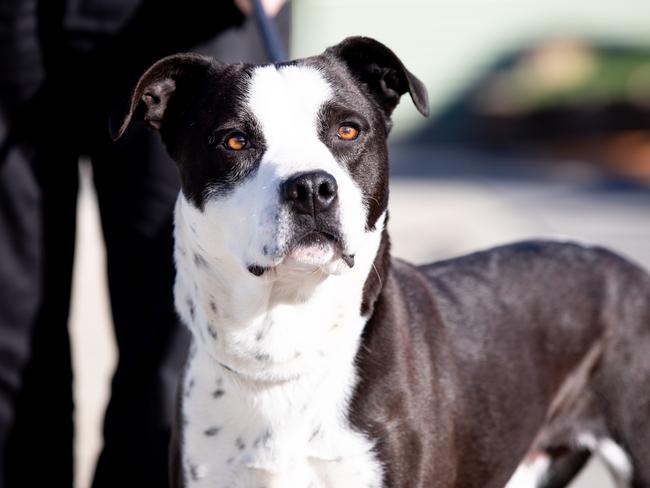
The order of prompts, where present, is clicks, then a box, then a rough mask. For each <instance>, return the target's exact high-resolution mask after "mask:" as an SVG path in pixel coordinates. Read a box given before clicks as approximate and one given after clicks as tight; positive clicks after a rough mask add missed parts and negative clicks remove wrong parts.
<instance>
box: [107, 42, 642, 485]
mask: <svg viewBox="0 0 650 488" xmlns="http://www.w3.org/2000/svg"><path fill="white" fill-rule="evenodd" d="M406 93H408V94H409V95H410V98H411V99H412V101H413V103H414V104H415V107H416V108H417V109H418V110H419V112H421V113H422V114H423V115H427V114H428V110H429V109H428V101H427V93H426V89H425V87H424V85H423V84H422V83H421V82H420V81H419V80H418V79H417V78H416V77H415V76H414V75H413V74H411V73H410V72H409V71H408V70H407V69H406V67H405V66H404V64H403V63H402V62H401V61H400V59H399V58H398V57H397V56H396V55H395V54H394V53H393V52H392V51H391V50H389V49H388V48H387V47H386V46H384V45H383V44H381V43H379V42H378V41H375V40H373V39H370V38H365V37H352V38H348V39H345V40H344V41H343V42H341V43H340V44H338V45H336V46H333V47H331V48H329V49H327V50H326V51H325V52H324V53H322V54H320V55H318V56H314V57H309V58H306V59H300V60H297V61H292V62H288V63H281V64H275V65H273V64H271V65H260V66H258V65H248V64H231V65H226V64H221V63H219V62H217V61H215V60H213V59H210V58H206V57H203V56H199V55H195V54H178V55H173V56H171V57H167V58H164V59H162V60H160V61H158V62H157V63H155V64H154V65H153V66H152V67H151V68H149V69H148V70H147V71H146V72H145V73H144V74H143V75H142V77H141V78H140V80H139V82H138V83H137V86H136V87H135V90H134V92H133V96H132V99H131V104H130V109H129V110H128V114H127V115H125V117H124V120H123V123H122V125H121V127H120V128H119V129H118V131H117V134H116V136H115V137H119V136H121V135H122V134H123V133H124V131H125V130H126V129H127V127H128V126H129V124H130V123H132V122H133V121H134V120H143V121H144V122H145V123H146V124H147V125H149V126H150V127H152V128H154V129H156V130H157V131H159V133H160V135H161V138H162V141H163V143H164V144H165V146H166V148H167V150H168V152H169V154H170V155H171V157H172V158H173V159H174V160H175V161H176V163H177V165H178V171H179V174H180V181H181V193H180V195H179V198H178V202H177V205H176V209H175V242H176V244H175V260H176V264H177V278H176V284H175V290H174V291H175V302H176V307H177V310H178V313H179V315H180V317H181V319H182V321H183V322H184V323H185V324H186V325H187V326H188V327H189V329H190V330H191V332H192V337H193V343H192V346H191V350H190V353H189V356H188V361H187V364H186V368H185V372H184V374H183V379H182V385H181V393H180V395H179V398H180V400H179V415H178V417H179V421H178V422H177V432H176V434H175V436H174V440H173V442H172V452H173V455H172V478H173V483H174V486H178V487H218V488H225V487H230V488H237V487H255V488H259V487H269V488H270V487H283V488H286V487H291V488H294V487H298V488H303V487H304V488H308V487H313V488H317V487H336V488H341V487H354V488H360V487H368V488H370V487H373V488H376V487H461V488H468V487H481V488H502V487H503V486H505V485H506V484H508V486H509V487H510V488H512V487H515V486H517V487H519V486H531V487H532V486H551V485H550V484H545V483H551V481H550V477H549V475H550V474H553V475H554V478H555V481H554V482H556V481H557V476H555V475H557V474H558V473H565V475H564V478H568V479H570V478H571V477H572V476H573V475H574V474H575V472H577V471H578V470H579V467H580V466H581V465H583V464H584V462H585V461H586V459H587V458H588V457H589V455H591V454H598V455H604V456H605V457H608V458H610V459H611V460H612V462H611V463H610V465H611V466H612V467H613V468H614V469H615V471H616V473H617V475H618V476H619V478H620V479H621V480H622V481H623V482H629V483H631V484H632V485H633V486H635V487H650V463H648V460H649V459H650V415H648V413H649V412H650V354H648V352H649V351H650V277H649V275H648V274H647V273H646V272H645V271H643V270H642V269H640V268H639V267H637V266H636V265H634V264H631V263H630V262H628V261H626V260H624V259H623V258H621V257H618V256H617V255H615V254H613V253H611V252H609V251H607V250H605V249H602V248H598V247H588V246H581V245H577V244H572V243H555V242H546V241H530V242H523V243H518V244H513V245H507V246H503V247H498V248H495V249H491V250H488V251H484V252H479V253H476V254H472V255H469V256H465V257H461V258H457V259H452V260H448V261H443V262H438V263H435V264H431V265H427V266H420V267H416V266H413V265H411V264H408V263H406V262H404V261H400V260H398V259H395V258H392V257H391V255H390V250H389V248H390V244H389V236H388V233H387V231H386V222H387V219H388V217H387V205H388V173H389V167H388V150H387V137H388V134H389V132H390V129H391V114H392V112H393V110H394V108H395V107H396V105H397V104H398V102H399V100H400V98H401V96H402V95H404V94H406ZM527 452H536V453H538V455H537V456H535V457H534V459H528V461H526V462H524V463H523V464H521V465H520V466H519V468H518V465H519V461H520V460H521V459H523V458H524V457H525V455H526V453H527ZM540 459H542V460H543V461H544V462H543V463H539V462H538V461H539V460H540ZM566 466H570V467H571V469H568V470H567V469H566ZM515 471H516V473H515ZM513 473H515V475H514V476H513ZM566 473H569V474H566ZM511 478H512V479H511ZM545 480H546V481H545ZM565 482H568V481H567V480H565ZM558 486H559V485H558Z"/></svg>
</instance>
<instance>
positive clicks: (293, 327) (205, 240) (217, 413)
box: [174, 67, 385, 488]
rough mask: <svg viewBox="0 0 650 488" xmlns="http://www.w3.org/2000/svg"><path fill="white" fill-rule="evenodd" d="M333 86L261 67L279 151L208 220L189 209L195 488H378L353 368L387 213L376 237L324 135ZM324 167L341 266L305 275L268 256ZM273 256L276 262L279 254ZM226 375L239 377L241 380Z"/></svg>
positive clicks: (261, 97) (179, 283) (178, 223)
mask: <svg viewBox="0 0 650 488" xmlns="http://www.w3.org/2000/svg"><path fill="white" fill-rule="evenodd" d="M330 96H331V89H330V87H329V86H328V84H327V83H326V81H325V80H324V78H323V77H322V76H321V75H320V74H319V73H318V72H317V71H316V70H314V69H310V68H304V67H301V68H297V67H285V68H281V69H279V70H278V69H276V68H274V67H270V68H259V69H258V70H257V71H255V72H254V74H253V79H252V82H251V86H250V93H249V106H250V109H251V112H252V113H253V114H254V115H255V117H256V118H257V119H258V121H259V123H260V124H261V125H262V129H263V133H264V137H265V140H266V143H267V147H268V150H267V152H266V154H265V155H264V157H263V159H262V161H261V163H260V165H259V168H258V170H257V172H256V173H255V174H254V175H253V176H251V177H249V178H247V179H245V180H244V181H242V182H241V183H240V184H239V185H238V187H237V188H236V189H235V190H234V191H232V192H231V193H229V194H228V195H226V196H214V197H212V198H209V199H208V200H207V201H206V204H205V208H204V210H203V211H200V210H199V209H197V208H195V207H194V206H193V205H192V204H191V203H190V202H188V201H187V200H186V199H185V198H184V197H183V196H182V195H181V196H180V197H179V200H178V203H177V206H176V219H175V237H176V252H175V258H176V262H177V278H176V284H175V290H174V291H175V300H176V307H177V309H178V311H179V314H180V316H181V318H182V319H183V321H184V322H185V323H186V324H187V325H188V326H189V327H190V329H191V331H192V333H193V339H194V340H193V342H194V349H195V351H194V354H193V356H192V358H191V360H190V361H189V363H188V367H187V370H186V377H185V384H184V386H183V390H184V394H183V402H182V413H183V417H184V427H183V446H182V451H183V466H184V473H185V479H186V482H187V485H188V486H190V487H214V486H230V487H231V488H243V487H257V486H266V487H269V488H270V487H283V488H284V487H287V486H296V487H305V488H306V487H314V488H320V487H355V488H356V487H375V486H380V484H381V478H382V474H381V466H380V464H379V463H378V462H377V461H376V459H375V456H374V453H373V450H372V449H373V445H372V443H371V442H370V441H369V440H368V439H367V438H365V437H364V436H363V435H362V434H360V433H358V432H356V431H355V430H354V429H352V428H351V426H350V425H349V423H348V420H347V416H346V413H347V406H348V401H349V397H350V395H351V393H352V391H353V388H354V385H355V383H356V373H355V365H354V358H355V355H356V352H357V348H358V344H359V339H360V335H361V332H362V329H363V326H364V325H365V322H366V318H365V317H362V316H361V315H360V305H361V301H362V296H363V286H364V283H365V280H366V278H367V276H368V274H369V273H370V272H371V269H372V263H373V261H374V258H375V256H376V254H377V250H378V248H379V242H380V239H381V232H382V230H383V227H384V221H385V215H383V216H382V217H381V218H380V219H379V221H378V222H377V225H376V230H374V231H368V232H367V231H366V230H365V220H366V209H365V208H364V207H363V204H362V193H361V190H360V189H359V188H358V186H357V185H356V183H355V182H354V181H353V180H352V178H351V177H350V175H349V174H348V173H347V172H346V171H345V169H344V168H343V167H342V166H340V165H339V164H338V163H337V161H336V160H335V158H334V157H333V155H332V154H331V153H330V151H329V150H328V148H327V147H326V146H325V145H324V144H323V143H322V142H321V141H320V139H319V138H318V133H317V114H318V111H319V109H320V107H321V106H322V104H323V103H324V102H325V101H326V100H327V99H328V97H330ZM311 170H324V171H327V172H328V173H330V174H332V175H333V176H334V177H335V178H336V179H337V183H338V188H339V193H338V198H339V206H340V208H341V209H342V210H341V215H340V222H341V229H342V233H343V235H344V239H345V242H346V245H347V249H346V250H347V251H348V252H350V253H353V254H355V265H354V267H353V268H352V269H347V266H346V265H344V264H343V263H342V261H341V260H340V259H333V261H332V263H330V265H328V266H324V267H322V268H320V269H319V268H318V267H316V268H315V269H313V270H309V271H307V272H306V271H305V269H304V267H302V268H301V267H300V266H297V267H296V266H293V265H291V264H287V263H286V262H285V263H283V264H280V265H279V266H277V267H275V268H274V269H273V270H272V271H269V272H267V273H265V274H264V275H263V276H261V277H256V276H253V275H252V274H251V273H250V272H249V271H248V270H247V269H246V266H247V265H248V264H261V265H275V264H278V263H277V262H274V261H273V259H274V258H273V256H272V253H269V252H267V253H264V248H265V247H266V248H267V251H268V250H269V249H273V248H278V247H281V246H282V244H283V241H286V239H288V238H289V234H290V231H291V229H290V228H289V221H288V218H287V217H288V216H287V215H285V214H284V213H283V210H282V208H281V205H280V203H279V198H278V192H279V185H280V183H281V182H282V181H284V180H286V178H288V177H289V176H291V175H293V174H295V173H296V172H302V171H311ZM269 254H271V257H269ZM223 365H226V366H227V367H229V368H231V369H232V370H234V371H235V372H232V371H228V370H227V369H225V368H224V367H223Z"/></svg>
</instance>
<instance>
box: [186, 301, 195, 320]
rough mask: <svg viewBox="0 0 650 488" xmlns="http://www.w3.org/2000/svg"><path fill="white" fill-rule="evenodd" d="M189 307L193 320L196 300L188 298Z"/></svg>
mask: <svg viewBox="0 0 650 488" xmlns="http://www.w3.org/2000/svg"><path fill="white" fill-rule="evenodd" d="M187 308H188V310H189V311H190V318H191V319H192V321H193V320H194V302H193V301H192V299H191V298H188V299H187Z"/></svg>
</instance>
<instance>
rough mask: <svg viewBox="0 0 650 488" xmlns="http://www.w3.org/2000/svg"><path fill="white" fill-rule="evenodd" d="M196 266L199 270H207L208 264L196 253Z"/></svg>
mask: <svg viewBox="0 0 650 488" xmlns="http://www.w3.org/2000/svg"><path fill="white" fill-rule="evenodd" d="M194 264H195V265H196V267H197V268H207V267H208V262H207V261H206V260H205V258H204V257H203V256H201V255H200V254H197V253H194Z"/></svg>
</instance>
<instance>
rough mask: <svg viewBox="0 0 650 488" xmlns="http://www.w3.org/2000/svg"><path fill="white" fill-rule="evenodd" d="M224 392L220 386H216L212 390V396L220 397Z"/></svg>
mask: <svg viewBox="0 0 650 488" xmlns="http://www.w3.org/2000/svg"><path fill="white" fill-rule="evenodd" d="M225 394H226V392H225V391H223V390H222V389H221V388H218V389H216V390H214V391H213V392H212V398H221V397H222V396H224V395H225Z"/></svg>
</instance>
